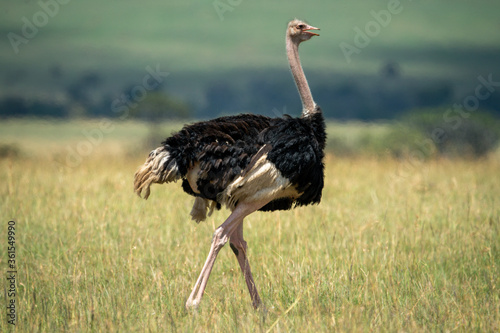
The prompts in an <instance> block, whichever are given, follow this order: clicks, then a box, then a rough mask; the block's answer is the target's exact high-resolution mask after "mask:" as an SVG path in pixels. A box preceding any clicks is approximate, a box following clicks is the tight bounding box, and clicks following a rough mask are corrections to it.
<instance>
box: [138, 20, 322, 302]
mask: <svg viewBox="0 0 500 333" xmlns="http://www.w3.org/2000/svg"><path fill="white" fill-rule="evenodd" d="M311 30H319V29H318V28H315V27H313V26H310V25H308V24H307V23H305V22H303V21H300V20H297V19H295V20H293V21H291V22H289V24H288V27H287V30H286V51H287V55H288V61H289V64H290V69H291V72H292V75H293V78H294V80H295V83H296V85H297V89H298V91H299V94H300V97H301V100H302V106H303V110H302V115H301V116H300V117H299V118H292V117H290V116H285V117H283V118H269V117H265V116H260V115H253V114H241V115H237V116H228V117H220V118H216V119H213V120H210V121H204V122H198V123H194V124H191V125H186V126H184V128H183V129H181V130H180V131H179V132H178V133H176V134H173V135H172V136H171V137H169V138H167V139H166V140H165V141H163V142H162V146H161V147H159V148H156V149H155V150H153V151H152V152H151V153H150V154H149V156H148V158H147V160H146V162H145V163H144V165H143V166H142V167H140V168H139V169H138V170H137V172H136V173H135V181H134V188H135V192H136V193H137V194H138V195H139V196H141V195H143V197H144V198H145V199H147V198H148V197H149V194H150V186H151V184H152V183H158V184H162V183H168V182H175V181H177V180H182V187H183V189H184V191H185V192H187V193H188V194H190V195H193V196H194V197H195V200H194V205H193V209H192V210H191V217H192V219H193V220H195V221H196V222H200V221H203V220H204V219H205V218H206V216H207V213H208V215H209V216H210V214H211V213H212V211H213V210H214V209H220V208H221V206H222V205H224V206H225V207H226V208H228V209H229V210H230V211H231V214H230V215H229V217H228V218H227V219H226V220H225V222H224V223H222V224H221V225H220V226H219V227H218V228H217V229H216V230H215V232H214V235H213V238H212V244H211V247H210V252H209V254H208V257H207V259H206V262H205V264H204V266H203V268H202V270H201V273H200V276H199V278H198V280H197V281H196V284H195V286H194V288H193V291H192V293H191V295H190V296H189V298H188V299H187V302H186V308H196V307H197V306H198V305H199V303H200V301H201V298H202V296H203V293H204V291H205V287H206V285H207V282H208V278H209V276H210V272H211V271H212V267H213V265H214V263H215V259H216V257H217V254H218V253H219V251H220V249H221V248H222V247H223V246H224V245H225V244H226V243H227V242H228V241H229V243H230V247H231V249H232V251H233V252H234V254H235V255H236V258H237V259H238V263H239V266H240V268H241V271H242V273H243V276H244V277H245V281H246V284H247V287H248V290H249V292H250V297H251V299H252V304H253V306H254V307H255V308H258V307H259V305H260V304H261V299H260V297H259V293H258V292H257V287H256V286H255V283H254V280H253V277H252V273H251V270H250V265H249V263H248V259H247V255H246V253H247V243H246V242H245V240H244V239H243V219H244V218H245V217H246V216H248V215H249V214H251V213H253V212H255V211H257V210H260V211H274V210H288V209H291V208H293V207H295V206H302V205H309V204H317V203H319V202H320V200H321V192H322V189H323V178H324V164H323V155H324V154H323V150H324V147H325V140H326V134H325V123H324V119H323V115H322V112H321V109H320V108H319V106H317V105H316V103H315V102H314V100H313V98H312V95H311V91H310V89H309V86H308V84H307V80H306V77H305V75H304V72H303V70H302V66H301V64H300V59H299V53H298V47H299V44H300V43H301V42H304V41H307V40H309V39H310V38H311V37H313V36H319V35H318V34H317V33H314V32H312V31H311Z"/></svg>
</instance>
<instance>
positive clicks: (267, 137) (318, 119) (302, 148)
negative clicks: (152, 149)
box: [162, 107, 326, 211]
mask: <svg viewBox="0 0 500 333" xmlns="http://www.w3.org/2000/svg"><path fill="white" fill-rule="evenodd" d="M325 140H326V134H325V124H324V119H323V116H322V114H321V110H320V109H319V107H318V108H317V109H316V110H315V112H314V113H312V114H310V115H308V116H307V117H302V118H291V117H288V116H286V117H284V118H269V117H265V116H260V115H252V114H242V115H238V116H229V117H220V118H216V119H213V120H210V121H204V122H198V123H195V124H192V125H187V126H185V127H184V128H183V129H182V130H180V131H179V132H178V133H176V134H174V135H172V136H171V137H169V138H167V139H166V140H165V141H163V142H162V145H163V148H164V149H165V150H166V151H168V153H169V154H170V155H169V159H172V160H174V161H175V164H176V165H177V168H178V171H179V173H180V176H181V177H183V178H184V180H183V184H182V187H183V189H184V191H185V192H186V193H188V194H191V195H194V196H200V197H203V198H205V199H210V200H213V201H217V196H218V195H219V194H220V193H222V192H223V191H224V190H225V188H226V187H227V186H228V184H230V183H231V182H232V181H233V180H234V179H235V178H236V177H238V176H240V175H244V174H245V172H246V170H248V168H251V166H252V161H255V158H256V157H258V156H256V154H267V160H268V161H270V162H272V163H273V164H274V165H275V166H276V168H277V169H278V170H279V171H280V172H281V174H282V175H283V176H284V177H286V178H287V179H289V180H290V182H291V183H292V185H295V186H296V188H297V189H298V191H299V192H301V193H302V194H301V195H300V196H299V197H298V198H295V199H293V198H279V199H276V200H273V201H271V202H270V203H268V204H267V205H265V206H264V207H262V208H261V210H263V211H273V210H283V209H290V208H292V207H293V206H295V205H298V206H301V205H308V204H313V203H319V202H320V200H321V192H322V189H323V177H324V176H323V174H324V170H323V169H324V165H323V156H324V153H323V150H324V147H325ZM263 147H264V148H263ZM164 165H165V168H166V166H167V165H172V164H171V163H164ZM195 165H198V166H199V168H200V171H199V174H198V178H197V182H196V185H197V191H196V192H199V193H196V192H195V191H194V190H193V189H192V188H191V186H190V184H189V182H188V181H187V179H186V174H187V172H188V170H189V169H190V168H193V167H194V166H195ZM163 171H165V170H163ZM217 208H220V203H218V204H217Z"/></svg>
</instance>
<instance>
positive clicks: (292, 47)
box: [286, 34, 316, 117]
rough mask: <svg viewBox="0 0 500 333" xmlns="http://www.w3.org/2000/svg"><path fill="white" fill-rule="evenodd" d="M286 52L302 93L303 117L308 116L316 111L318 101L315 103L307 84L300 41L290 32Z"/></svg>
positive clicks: (294, 77) (296, 82)
mask: <svg viewBox="0 0 500 333" xmlns="http://www.w3.org/2000/svg"><path fill="white" fill-rule="evenodd" d="M286 53H287V56H288V62H289V63H290V69H291V71H292V75H293V79H294V80H295V84H296V85H297V89H298V91H299V94H300V99H301V100H302V117H306V116H308V115H309V114H312V113H314V112H315V109H316V103H314V100H313V97H312V94H311V90H310V89H309V85H308V84H307V79H306V76H305V74H304V71H303V70H302V66H301V64H300V58H299V43H295V42H294V41H293V40H292V38H291V37H290V36H289V35H288V34H287V38H286Z"/></svg>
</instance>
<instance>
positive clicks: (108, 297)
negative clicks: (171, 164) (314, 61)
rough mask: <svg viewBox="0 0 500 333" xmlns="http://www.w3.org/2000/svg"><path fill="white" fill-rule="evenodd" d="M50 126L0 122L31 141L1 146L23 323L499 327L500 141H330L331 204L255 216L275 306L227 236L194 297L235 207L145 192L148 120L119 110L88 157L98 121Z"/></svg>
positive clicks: (153, 327)
mask: <svg viewBox="0 0 500 333" xmlns="http://www.w3.org/2000/svg"><path fill="white" fill-rule="evenodd" d="M47 126H48V127H47V128H45V129H42V128H39V129H37V128H38V126H36V124H34V123H31V124H30V122H28V121H25V122H24V123H23V122H18V123H16V122H14V121H13V122H10V123H9V124H7V125H5V124H4V123H2V124H0V133H1V134H0V143H3V144H7V143H9V142H10V143H11V142H13V141H15V137H14V136H12V135H13V134H7V133H8V132H9V131H10V133H16V132H17V135H18V137H23V139H20V140H19V141H20V142H19V143H18V145H19V150H20V152H21V153H20V154H19V155H18V156H17V157H16V156H9V157H6V158H4V159H2V160H0V168H1V170H2V172H0V183H1V184H2V186H1V187H0V197H1V198H2V200H1V201H0V211H1V212H2V218H3V222H2V226H1V227H0V240H1V241H2V242H3V243H2V244H4V245H5V246H6V243H7V235H6V232H7V222H8V220H9V219H15V220H16V222H17V224H16V227H17V228H16V251H17V264H18V267H17V270H18V280H17V291H18V296H17V306H18V307H17V313H18V317H19V321H18V323H17V330H18V331H20V332H37V331H40V332H58V331H122V332H124V331H155V332H156V331H158V332H164V331H177V332H221V331H222V332H224V331H229V332H233V331H242V332H255V331H257V332H267V331H268V330H270V331H271V332H282V331H285V332H319V331H322V332H331V331H347V332H349V331H371V330H373V331H422V332H424V331H425V332H427V331H454V330H458V331H489V332H498V330H499V329H500V299H499V298H500V296H499V292H498V290H499V288H500V279H499V273H500V249H499V244H500V234H499V227H500V210H499V207H500V205H499V202H498V200H499V199H498V198H500V178H498V169H499V166H500V160H499V159H498V155H492V156H491V157H489V158H485V159H482V160H478V161H472V160H469V161H467V160H455V161H452V160H431V161H428V162H425V163H418V164H412V161H409V160H394V159H390V158H385V157H384V158H372V157H366V156H365V157H362V156H359V157H350V158H338V157H334V156H333V155H331V154H329V155H328V156H327V159H326V185H325V189H324V192H323V200H322V203H321V204H320V205H318V206H311V207H302V208H299V209H295V210H293V211H289V212H275V213H272V214H270V213H255V214H252V215H251V216H250V217H248V218H247V220H246V222H245V237H246V240H247V242H248V246H249V260H250V262H251V264H252V270H253V272H254V278H255V281H256V284H257V287H258V288H259V291H260V293H261V297H262V299H263V302H264V304H265V307H266V310H265V311H254V310H253V309H252V307H251V302H250V297H249V295H248V292H247V290H246V285H245V282H244V279H243V277H242V276H241V273H240V271H239V267H238V264H237V261H236V259H235V258H234V255H233V254H232V252H231V251H230V250H229V249H228V248H224V249H223V250H222V251H221V252H220V254H219V258H218V260H217V262H216V264H215V267H214V270H213V272H212V275H211V278H210V281H209V283H208V287H207V290H206V293H205V296H204V298H203V301H202V303H201V306H200V308H199V310H198V311H196V312H194V313H192V312H188V311H186V310H185V309H184V303H185V300H186V299H187V297H188V296H189V293H190V292H191V288H192V287H193V285H194V282H195V281H196V278H197V276H198V274H199V271H200V270H201V267H202V265H203V263H204V261H205V257H206V255H207V253H208V249H209V245H210V240H211V236H212V233H213V231H214V229H215V228H216V227H217V226H218V225H219V224H220V223H222V221H223V220H224V219H225V217H226V216H227V215H228V212H227V211H225V210H221V211H219V212H215V213H214V214H213V215H212V216H211V217H210V218H208V220H207V222H206V223H201V224H199V225H197V224H196V223H194V222H192V221H190V220H189V211H190V209H191V205H192V202H193V199H192V198H191V197H190V196H188V195H186V194H184V193H183V192H182V190H181V189H180V186H179V184H171V185H168V186H167V185H162V186H154V187H153V188H152V195H151V197H150V199H149V200H147V201H144V200H141V199H139V198H138V197H137V196H136V195H135V194H134V193H133V191H132V178H133V173H134V172H135V170H136V168H137V167H138V166H139V165H140V164H141V163H142V162H143V161H144V159H145V157H146V156H147V154H148V151H147V149H145V148H140V147H141V140H142V139H143V138H144V137H145V136H146V129H145V127H143V126H142V125H140V124H137V123H123V124H119V123H117V124H116V128H115V129H114V131H112V132H111V133H108V134H107V135H106V136H105V138H104V139H103V141H102V143H101V144H100V145H98V146H96V148H95V150H94V151H93V152H92V153H91V154H90V155H89V156H86V158H84V159H83V160H82V162H81V164H79V165H77V166H75V167H66V166H64V164H62V163H60V158H61V154H63V153H64V151H65V149H66V148H65V147H66V146H67V145H68V144H77V143H78V142H79V141H81V140H82V139H81V136H80V135H81V133H80V132H79V129H81V128H85V127H87V126H88V127H89V128H93V127H94V126H95V123H94V122H83V123H82V122H73V123H69V124H58V125H54V124H49V125H47ZM336 126H338V127H337V130H338V131H341V129H340V128H341V126H340V125H336ZM349 126H353V128H354V125H349ZM7 128H10V130H9V131H7ZM49 128H50V129H51V130H50V131H49ZM334 128H335V127H330V130H333V129H334ZM14 129H17V130H14ZM4 130H5V131H4ZM52 130H56V131H58V132H59V133H61V136H60V138H57V136H54V138H50V137H49V135H48V133H47V132H44V131H49V132H52ZM358 131H362V130H361V129H359V128H358ZM377 131H380V129H377ZM348 132H349V133H350V132H351V131H348ZM64 133H65V134H64ZM29 142H31V144H32V145H33V147H31V148H30V146H31V145H30V144H29ZM45 145H49V147H50V148H47V149H46V150H42V149H41V148H42V147H43V146H45ZM413 163H415V162H413ZM2 253H3V254H2V255H1V257H0V267H1V269H2V271H3V272H5V271H6V270H7V268H6V265H7V263H6V255H5V252H2ZM1 300H2V301H1V304H2V306H3V304H5V301H6V295H5V294H4V293H2V298H1ZM0 330H1V331H8V324H7V322H6V319H5V317H4V315H2V317H1V319H0Z"/></svg>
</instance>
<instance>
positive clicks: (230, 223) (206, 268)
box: [186, 202, 267, 309]
mask: <svg viewBox="0 0 500 333" xmlns="http://www.w3.org/2000/svg"><path fill="white" fill-rule="evenodd" d="M266 203H267V202H260V203H258V202H257V203H243V202H242V203H239V204H238V206H237V207H236V208H235V209H234V211H233V212H232V213H231V215H229V217H228V218H227V220H226V221H225V222H224V223H222V224H221V225H220V226H219V227H218V228H217V229H216V230H215V232H214V236H213V239H212V245H211V246H210V252H209V253H208V257H207V260H206V261H205V265H203V268H202V270H201V273H200V276H199V277H198V280H197V281H196V284H195V285H194V288H193V291H192V292H191V295H189V298H188V300H187V302H186V308H188V309H189V308H196V307H198V305H199V304H200V301H201V298H202V297H203V293H204V292H205V288H206V286H207V282H208V278H209V277H210V273H211V272H212V268H213V267H214V263H215V259H216V258H217V254H219V251H220V249H221V248H222V247H223V246H224V245H225V244H226V243H227V241H228V240H229V238H230V237H231V235H232V234H233V233H234V232H235V230H237V229H238V227H239V226H240V225H241V224H242V223H243V219H244V218H245V216H247V215H249V214H251V213H253V212H254V211H256V210H257V209H259V208H261V207H263V206H264V205H265V204H266ZM242 230H243V229H242ZM252 282H253V281H252Z"/></svg>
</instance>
